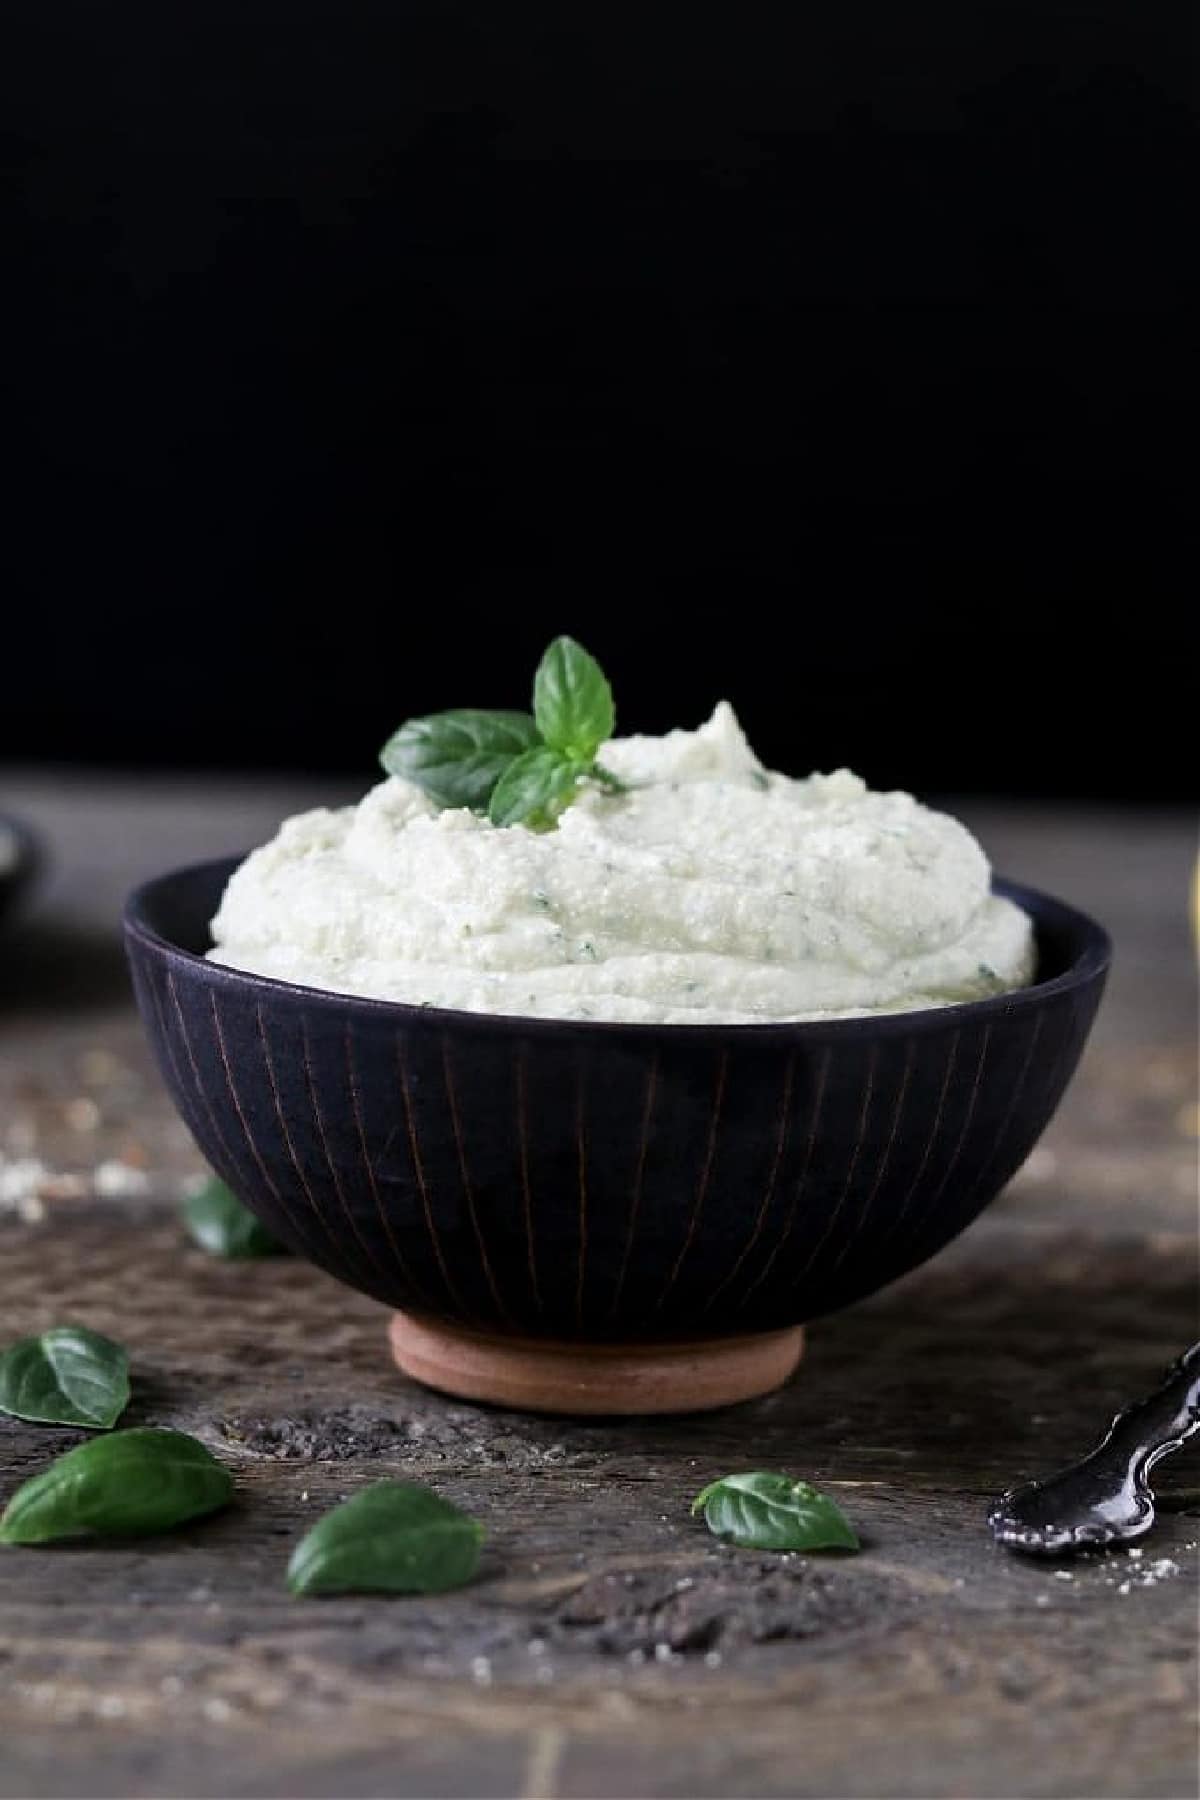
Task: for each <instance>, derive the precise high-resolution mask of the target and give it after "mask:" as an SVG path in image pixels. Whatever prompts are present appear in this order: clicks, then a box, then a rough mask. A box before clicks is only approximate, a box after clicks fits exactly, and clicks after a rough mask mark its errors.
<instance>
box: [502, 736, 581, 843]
mask: <svg viewBox="0 0 1200 1800" xmlns="http://www.w3.org/2000/svg"><path fill="white" fill-rule="evenodd" d="M586 774H587V770H586V768H585V767H584V766H583V765H582V764H580V763H577V762H572V761H570V759H569V758H567V757H565V756H564V755H563V754H562V752H561V751H560V750H551V749H550V747H549V746H548V745H547V744H539V745H538V746H537V748H536V749H534V750H526V752H525V754H524V756H518V758H517V760H516V762H514V763H511V764H510V765H509V767H508V769H507V770H506V771H505V773H504V774H503V775H502V776H501V777H500V780H499V781H498V783H497V784H496V791H495V793H494V794H493V795H492V800H491V805H490V806H489V807H488V817H489V819H490V820H491V821H492V824H493V825H528V826H530V827H531V829H532V830H534V831H545V830H546V829H547V828H548V827H549V826H551V825H553V823H554V821H555V820H556V819H557V817H558V815H559V813H561V812H562V811H563V810H564V808H566V807H567V806H569V805H570V804H571V800H572V799H573V797H574V794H575V789H576V788H577V787H578V786H579V783H580V781H581V779H582V778H583V776H584V775H586Z"/></svg>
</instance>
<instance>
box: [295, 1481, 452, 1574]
mask: <svg viewBox="0 0 1200 1800" xmlns="http://www.w3.org/2000/svg"><path fill="white" fill-rule="evenodd" d="M482 1541H483V1527H482V1526H481V1525H477V1524H476V1523H475V1521H474V1519H469V1518H468V1517H467V1515H466V1514H465V1513H462V1512H459V1510H458V1508H457V1507H456V1506H452V1505H451V1504H450V1502H449V1501H448V1500H442V1499H440V1498H439V1497H438V1495H437V1494H433V1493H431V1492H430V1491H429V1489H428V1488H423V1487H417V1486H415V1485H413V1484H412V1483H409V1482H405V1481H376V1482H373V1483H372V1484H371V1486H370V1487H367V1488H363V1490H362V1492H361V1493H358V1494H355V1495H354V1496H353V1498H352V1499H350V1500H346V1501H344V1502H343V1503H342V1505H341V1506H335V1507H334V1509H333V1511H332V1512H328V1513H326V1514H325V1516H324V1518H322V1519H318V1521H317V1523H316V1524H315V1525H314V1526H313V1528H312V1530H311V1531H310V1532H309V1533H308V1534H307V1536H306V1537H304V1538H302V1539H301V1540H300V1542H299V1543H298V1544H297V1545H296V1548H295V1550H294V1551H293V1553H292V1559H291V1562H290V1563H289V1564H288V1572H287V1583H288V1587H289V1588H290V1589H291V1591H292V1593H293V1594H355V1593H357V1594H371V1593H375V1594H437V1593H442V1592H443V1591H445V1590H446V1589H448V1588H456V1587H461V1586H462V1585H463V1583H464V1582H466V1581H469V1580H470V1579H471V1577H472V1575H473V1574H474V1573H475V1570H476V1568H477V1567H478V1565H479V1546H480V1544H481V1543H482Z"/></svg>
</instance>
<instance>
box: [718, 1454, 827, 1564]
mask: <svg viewBox="0 0 1200 1800" xmlns="http://www.w3.org/2000/svg"><path fill="white" fill-rule="evenodd" d="M692 1511H693V1513H697V1512H701V1511H702V1512H703V1514H704V1518H705V1522H706V1524H707V1525H708V1529H709V1530H710V1531H711V1532H712V1533H713V1534H714V1536H716V1537H719V1538H724V1539H725V1540H726V1542H727V1543H730V1544H738V1545H740V1546H741V1547H742V1548H743V1549H746V1550H857V1549H859V1547H860V1546H859V1542H858V1537H857V1534H856V1533H855V1530H854V1527H853V1526H852V1525H851V1524H850V1522H849V1520H848V1519H847V1518H846V1517H845V1515H844V1514H843V1513H842V1511H841V1508H840V1507H839V1506H837V1505H836V1504H835V1503H834V1502H833V1501H832V1500H831V1499H830V1498H829V1496H828V1495H827V1494H822V1493H819V1492H818V1491H817V1489H816V1488H815V1487H810V1486H809V1484H808V1482H807V1481H793V1480H792V1478H791V1476H790V1475H773V1474H770V1473H768V1472H766V1471H759V1472H757V1473H754V1474H748V1475H726V1476H724V1477H723V1478H722V1479H721V1480H720V1481H714V1482H711V1483H710V1484H709V1486H708V1487H706V1488H705V1489H704V1491H703V1493H701V1494H698V1495H697V1496H696V1499H695V1500H694V1502H693V1503H692Z"/></svg>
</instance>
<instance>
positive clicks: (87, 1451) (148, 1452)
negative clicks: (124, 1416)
mask: <svg viewBox="0 0 1200 1800" xmlns="http://www.w3.org/2000/svg"><path fill="white" fill-rule="evenodd" d="M232 1492H233V1477H232V1476H231V1475H230V1473H229V1470H228V1469H226V1468H223V1467H222V1465H221V1464H220V1463H219V1462H217V1461H216V1460H215V1458H213V1457H212V1456H210V1455H209V1453H208V1451H207V1450H206V1449H205V1448H204V1445H203V1444H199V1443H197V1442H196V1439H195V1438H192V1437H187V1436H185V1434H184V1433H183V1432H182V1431H157V1430H152V1429H150V1428H149V1427H147V1428H144V1429H138V1430H135V1431H113V1432H109V1433H108V1435H107V1436H105V1437H97V1438H90V1439H89V1440H88V1442H87V1443H86V1444H80V1445H79V1446H78V1448H77V1449H74V1450H68V1451H67V1453H66V1455H65V1456H60V1457H59V1458H58V1461H57V1462H54V1463H51V1465H50V1467H49V1468H48V1469H47V1470H46V1471H45V1472H44V1474H41V1475H35V1476H34V1477H33V1479H32V1480H31V1481H27V1482H26V1483H25V1485H24V1487H20V1488H18V1489H17V1491H16V1493H15V1494H14V1495H13V1497H12V1499H11V1500H10V1501H9V1503H8V1505H7V1507H6V1508H5V1510H4V1513H3V1516H0V1544H50V1543H53V1542H54V1541H55V1540H56V1539H58V1538H77V1537H143V1536H149V1535H150V1534H151V1533H152V1532H156V1531H170V1529H171V1528H172V1526H174V1525H182V1524H184V1523H185V1521H186V1520H188V1519H197V1518H199V1517H200V1516H201V1514H203V1513H210V1512H215V1511H216V1509H217V1508H218V1507H219V1506H224V1505H225V1503H226V1501H227V1500H228V1499H229V1497H230V1495H231V1494H232Z"/></svg>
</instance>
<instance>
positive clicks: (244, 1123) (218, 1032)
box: [208, 989, 308, 1243]
mask: <svg viewBox="0 0 1200 1800" xmlns="http://www.w3.org/2000/svg"><path fill="white" fill-rule="evenodd" d="M208 1002H209V1006H210V1007H211V1009H212V1022H213V1034H214V1036H215V1038H216V1044H217V1053H218V1055H219V1056H220V1059H221V1069H222V1071H223V1073H224V1076H225V1085H226V1087H227V1088H228V1089H229V1098H230V1100H231V1101H232V1102H233V1110H234V1112H235V1113H236V1114H237V1120H238V1124H239V1125H240V1126H241V1128H242V1136H243V1137H244V1138H245V1140H246V1143H247V1145H248V1147H249V1150H250V1154H251V1156H252V1157H253V1158H254V1161H255V1164H256V1166H257V1168H258V1172H259V1174H260V1175H261V1176H262V1179H263V1181H264V1183H265V1184H266V1187H267V1190H268V1192H269V1193H270V1195H271V1197H272V1199H273V1200H274V1201H275V1204H276V1205H277V1206H278V1207H279V1209H280V1211H281V1212H282V1213H283V1215H284V1217H285V1218H286V1219H287V1221H288V1223H289V1224H290V1226H291V1227H292V1230H293V1231H294V1232H295V1233H296V1235H297V1236H298V1237H300V1238H302V1239H303V1240H304V1241H305V1242H306V1243H307V1241H308V1238H307V1234H306V1233H305V1232H304V1231H303V1230H302V1229H301V1227H300V1222H299V1220H298V1219H297V1218H296V1215H295V1214H294V1213H293V1211H292V1209H291V1207H290V1206H289V1205H288V1203H287V1201H286V1200H285V1199H284V1197H283V1194H282V1191H281V1190H280V1187H279V1183H278V1182H277V1181H276V1180H275V1179H274V1177H273V1176H272V1174H271V1171H270V1170H269V1169H268V1167H267V1165H266V1161H265V1160H264V1157H263V1154H262V1151H261V1150H260V1149H259V1147H258V1140H257V1139H256V1137H255V1136H254V1133H253V1132H252V1131H251V1129H250V1121H249V1119H248V1118H247V1117H246V1109H245V1107H244V1106H243V1105H242V1101H241V1096H240V1095H239V1093H238V1091H237V1086H236V1084H235V1082H234V1079H233V1070H232V1069H231V1068H230V1066H229V1051H228V1049H227V1048H226V1044H225V1027H224V1024H223V1023H222V1019H221V1010H220V1008H219V1007H218V1005H217V996H216V993H215V991H214V990H212V989H210V990H209V995H208Z"/></svg>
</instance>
